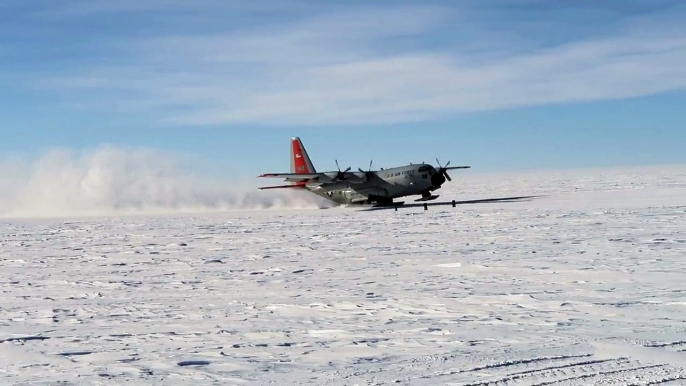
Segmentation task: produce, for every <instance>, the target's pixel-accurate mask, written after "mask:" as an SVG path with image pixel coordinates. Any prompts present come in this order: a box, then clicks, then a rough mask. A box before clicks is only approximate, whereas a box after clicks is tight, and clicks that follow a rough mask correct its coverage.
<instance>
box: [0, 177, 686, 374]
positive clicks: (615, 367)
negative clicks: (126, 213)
mask: <svg viewBox="0 0 686 386" xmlns="http://www.w3.org/2000/svg"><path fill="white" fill-rule="evenodd" d="M452 176H453V177H454V178H453V182H452V183H449V184H448V185H446V188H445V191H443V192H441V193H442V194H443V198H444V199H453V198H455V199H471V198H488V197H499V196H507V195H519V194H549V196H548V197H545V198H541V199H537V200H533V201H529V202H519V203H495V204H478V205H463V206H458V207H456V208H452V207H449V206H448V207H430V208H429V210H428V211H424V210H423V209H422V208H421V207H420V208H406V209H400V210H399V211H398V212H395V211H393V210H384V211H366V212H365V211H360V210H359V209H353V208H333V209H325V210H314V209H305V210H280V211H275V210H267V211H250V212H247V211H236V212H226V213H219V214H201V215H171V216H170V215H167V216H154V217H152V216H131V217H119V218H90V219H88V218H86V219H71V220H60V219H52V220H49V219H41V220H3V222H1V223H0V230H1V231H0V232H1V233H0V264H1V265H0V268H1V272H2V275H1V276H0V289H1V291H2V292H1V295H0V296H1V298H0V342H2V343H0V358H2V360H1V361H0V363H1V364H0V377H2V378H1V383H2V384H16V385H29V384H31V385H39V384H55V383H58V382H65V383H66V384H88V385H97V384H124V383H126V384H145V385H148V384H194V385H197V384H222V385H226V384H265V383H269V382H273V383H275V384H343V385H353V384H391V383H392V384H398V383H399V384H409V385H436V384H460V385H505V384H506V385H520V384H521V385H591V384H607V385H610V384H611V385H615V384H616V385H649V384H664V385H677V384H685V383H686V279H685V272H686V234H685V233H686V168H684V167H671V168H668V169H663V168H661V169H633V170H618V171H617V170H615V171H613V170H606V171H600V172H599V171H575V172H550V173H537V174H519V175H518V174H510V175H502V176H474V175H472V176H469V177H464V176H460V175H459V173H452ZM442 190H443V189H442ZM451 192H452V193H451Z"/></svg>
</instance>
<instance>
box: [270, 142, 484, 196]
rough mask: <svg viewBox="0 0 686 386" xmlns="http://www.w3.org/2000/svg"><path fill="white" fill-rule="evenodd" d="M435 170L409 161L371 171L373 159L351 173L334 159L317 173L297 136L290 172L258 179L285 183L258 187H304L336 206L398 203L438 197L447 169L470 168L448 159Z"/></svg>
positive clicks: (427, 165)
mask: <svg viewBox="0 0 686 386" xmlns="http://www.w3.org/2000/svg"><path fill="white" fill-rule="evenodd" d="M436 162H438V169H436V168H435V167H434V166H432V165H430V164H426V163H420V164H409V165H405V166H399V167H394V168H390V169H383V168H382V169H380V170H372V162H370V163H369V169H368V170H367V171H364V170H362V169H361V168H358V170H359V172H351V171H350V169H351V168H350V167H348V168H347V169H346V170H344V171H341V168H340V167H339V166H338V160H336V167H337V168H338V170H337V171H331V172H317V170H316V169H315V168H314V165H313V164H312V160H310V157H309V155H308V154H307V151H306V150H305V146H304V145H303V143H302V141H301V140H300V138H299V137H293V138H291V172H290V173H266V174H261V175H259V176H258V178H284V179H285V182H288V184H287V185H277V186H264V187H260V188H259V189H261V190H264V189H303V190H307V191H309V192H311V193H314V194H316V195H318V196H320V197H324V198H326V199H328V200H331V201H333V202H335V203H336V204H338V205H346V206H353V205H380V206H392V205H401V204H403V202H394V201H393V200H394V199H396V198H401V197H406V196H414V195H421V197H420V198H418V199H416V200H415V201H417V202H423V201H431V200H435V199H436V198H438V197H439V196H438V195H435V194H433V193H432V192H433V191H435V190H437V189H440V188H441V186H442V185H443V184H444V183H445V182H446V179H447V180H448V181H452V179H451V178H450V176H449V175H448V170H453V169H469V168H470V167H471V166H452V167H449V166H448V165H449V164H450V162H448V163H447V164H445V166H441V163H440V162H439V161H438V159H436Z"/></svg>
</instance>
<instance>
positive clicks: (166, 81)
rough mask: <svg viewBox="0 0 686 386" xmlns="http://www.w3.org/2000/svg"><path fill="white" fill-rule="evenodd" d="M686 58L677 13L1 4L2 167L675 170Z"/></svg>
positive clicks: (685, 112) (495, 1)
mask: <svg viewBox="0 0 686 386" xmlns="http://www.w3.org/2000/svg"><path fill="white" fill-rule="evenodd" d="M684 63H686V2H683V1H681V0H673V1H672V0H633V1H632V0H604V1H596V0H554V1H543V0H519V1H515V0H474V1H468V0H444V1H440V0H426V1H425V0H422V1H405V0H399V1H393V2H383V1H360V0H351V1H298V0H278V1H276V0H265V1H259V2H256V1H247V0H246V1H242V0H198V1H187V0H147V1H139V0H118V1H111V0H61V1H53V0H3V1H2V2H1V3H0V91H1V92H0V117H2V121H1V122H0V156H1V157H3V158H8V157H28V158H31V157H39V156H40V155H41V154H43V153H45V152H47V151H50V150H52V149H67V150H70V151H77V152H78V151H92V150H93V149H97V148H99V147H102V146H113V147H116V148H120V149H136V148H152V149H159V150H161V151H165V152H172V153H176V154H183V155H184V156H187V157H188V159H193V160H195V161H196V162H198V163H199V164H202V165H204V167H206V168H208V170H212V171H213V172H216V173H218V174H222V175H229V176H236V177H237V178H238V177H246V178H247V177H254V176H256V175H257V174H260V173H264V172H287V171H288V168H289V160H288V155H289V140H290V138H291V137H292V136H300V137H301V138H302V140H303V142H304V144H305V147H306V148H307V150H308V152H309V154H310V156H311V158H312V160H313V163H314V165H315V167H316V168H317V169H318V170H319V171H325V170H335V163H334V160H336V159H337V160H338V161H339V163H340V164H341V166H342V167H343V168H345V167H347V166H352V168H353V169H357V168H358V167H362V168H366V167H367V166H368V165H369V161H370V160H373V161H374V166H375V167H386V168H388V167H392V166H396V165H401V164H407V163H409V162H414V163H417V162H430V163H433V164H435V163H436V158H439V159H440V161H441V162H442V163H445V162H447V161H448V160H450V161H451V165H471V166H472V169H471V170H470V171H468V172H497V171H508V170H530V169H540V168H544V169H551V168H581V167H608V166H621V165H656V164H657V165H659V164H677V163H680V164H683V163H686V151H684V149H685V148H686V65H684Z"/></svg>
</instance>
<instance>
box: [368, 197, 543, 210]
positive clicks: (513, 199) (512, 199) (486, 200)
mask: <svg viewBox="0 0 686 386" xmlns="http://www.w3.org/2000/svg"><path fill="white" fill-rule="evenodd" d="M541 197H547V196H515V197H498V198H482V199H476V200H462V201H458V200H452V201H440V202H417V203H412V204H405V203H401V202H397V203H395V204H390V205H383V206H373V207H371V208H366V209H361V210H360V211H362V212H366V211H372V210H388V209H395V210H398V209H403V208H419V207H424V209H425V210H428V207H430V206H453V207H455V206H457V205H469V204H488V203H497V202H523V201H533V200H534V199H536V198H541Z"/></svg>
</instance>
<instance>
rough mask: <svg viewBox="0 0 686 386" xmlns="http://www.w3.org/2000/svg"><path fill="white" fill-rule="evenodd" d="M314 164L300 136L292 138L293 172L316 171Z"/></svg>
mask: <svg viewBox="0 0 686 386" xmlns="http://www.w3.org/2000/svg"><path fill="white" fill-rule="evenodd" d="M316 172H317V171H316V170H315V169H314V165H312V161H311V160H310V156H308V155H307V151H306V150H305V146H303V143H302V141H301V140H300V138H299V137H293V138H291V173H296V174H302V173H316Z"/></svg>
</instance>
